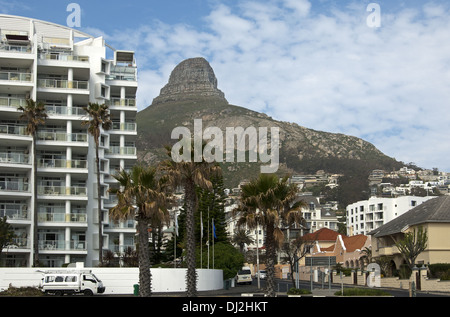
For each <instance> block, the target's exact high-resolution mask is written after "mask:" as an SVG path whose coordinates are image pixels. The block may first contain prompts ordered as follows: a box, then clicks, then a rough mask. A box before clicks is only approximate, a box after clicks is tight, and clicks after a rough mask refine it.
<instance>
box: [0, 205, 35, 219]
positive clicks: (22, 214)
mask: <svg viewBox="0 0 450 317" xmlns="http://www.w3.org/2000/svg"><path fill="white" fill-rule="evenodd" d="M27 207H28V206H26V205H23V206H22V207H21V206H17V207H15V208H7V209H3V210H0V218H3V217H5V216H6V218H7V219H8V220H30V215H29V213H28V211H27Z"/></svg>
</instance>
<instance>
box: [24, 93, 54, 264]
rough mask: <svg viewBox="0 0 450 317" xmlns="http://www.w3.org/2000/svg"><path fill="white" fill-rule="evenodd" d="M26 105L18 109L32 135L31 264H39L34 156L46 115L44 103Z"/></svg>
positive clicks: (28, 100)
mask: <svg viewBox="0 0 450 317" xmlns="http://www.w3.org/2000/svg"><path fill="white" fill-rule="evenodd" d="M26 103H27V104H26V106H25V107H22V106H20V107H19V108H18V110H20V111H22V114H21V115H20V119H21V120H25V121H27V127H26V133H27V134H29V135H31V137H32V140H33V141H32V148H33V150H32V153H33V180H34V185H33V189H34V190H33V202H34V203H33V260H32V265H33V266H38V265H39V241H38V238H39V236H38V203H37V193H38V191H37V157H36V152H37V151H36V141H37V133H38V128H39V126H40V125H44V124H45V119H46V118H47V117H48V115H47V113H46V110H45V104H44V103H42V102H38V103H36V102H35V101H34V100H32V99H27V100H26Z"/></svg>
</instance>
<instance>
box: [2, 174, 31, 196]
mask: <svg viewBox="0 0 450 317" xmlns="http://www.w3.org/2000/svg"><path fill="white" fill-rule="evenodd" d="M0 191H6V192H26V193H29V192H30V186H29V184H28V178H20V177H1V178H0Z"/></svg>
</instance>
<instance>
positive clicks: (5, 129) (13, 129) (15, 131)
mask: <svg viewBox="0 0 450 317" xmlns="http://www.w3.org/2000/svg"><path fill="white" fill-rule="evenodd" d="M26 130H27V127H26V126H25V125H18V124H0V133H1V134H8V135H21V136H26V135H28V134H27V131H26Z"/></svg>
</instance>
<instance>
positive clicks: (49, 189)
mask: <svg viewBox="0 0 450 317" xmlns="http://www.w3.org/2000/svg"><path fill="white" fill-rule="evenodd" d="M38 195H48V196H78V197H84V196H87V188H86V187H79V186H71V187H66V186H45V185H38Z"/></svg>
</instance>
